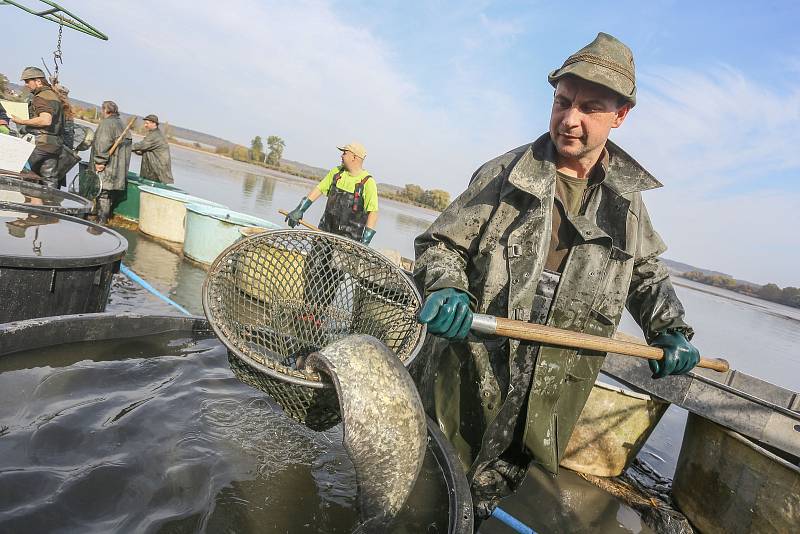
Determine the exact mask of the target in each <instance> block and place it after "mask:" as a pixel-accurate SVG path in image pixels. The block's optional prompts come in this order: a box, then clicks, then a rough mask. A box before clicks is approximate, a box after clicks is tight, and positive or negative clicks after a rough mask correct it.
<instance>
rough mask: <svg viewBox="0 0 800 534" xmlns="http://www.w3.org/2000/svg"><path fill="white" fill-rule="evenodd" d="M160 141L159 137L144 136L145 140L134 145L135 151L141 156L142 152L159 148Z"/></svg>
mask: <svg viewBox="0 0 800 534" xmlns="http://www.w3.org/2000/svg"><path fill="white" fill-rule="evenodd" d="M159 141H160V139H158V137H157V136H155V135H150V134H147V135H145V136H144V139H142V140H141V141H139V142H138V143H134V144H133V151H134V152H136V153H137V154H141V153H142V152H147V151H150V150H155V149H156V148H157V147H158V144H159Z"/></svg>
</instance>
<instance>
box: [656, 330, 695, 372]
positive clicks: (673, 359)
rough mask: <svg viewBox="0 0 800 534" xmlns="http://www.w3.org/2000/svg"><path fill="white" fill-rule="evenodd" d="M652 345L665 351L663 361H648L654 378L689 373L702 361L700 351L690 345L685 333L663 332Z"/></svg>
mask: <svg viewBox="0 0 800 534" xmlns="http://www.w3.org/2000/svg"><path fill="white" fill-rule="evenodd" d="M650 345H651V346H653V347H660V348H662V349H664V359H663V360H648V363H649V364H650V370H651V371H653V378H664V377H665V376H667V375H682V374H685V373H688V372H689V371H691V370H692V368H694V366H695V365H697V362H699V361H700V351H698V350H697V347H695V346H694V345H692V344H691V343H689V340H688V339H686V336H685V335H684V334H683V332H679V331H676V330H672V331H670V330H667V331H665V332H661V333H659V334H658V335H657V336H656V337H655V338H654V339H653V340H652V341H651V342H650Z"/></svg>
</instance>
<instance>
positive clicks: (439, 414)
mask: <svg viewBox="0 0 800 534" xmlns="http://www.w3.org/2000/svg"><path fill="white" fill-rule="evenodd" d="M548 81H549V82H550V84H552V85H553V87H554V88H555V93H554V99H553V105H552V111H551V117H550V131H549V133H546V134H544V135H542V136H541V137H540V138H539V139H537V140H536V141H534V142H532V143H529V144H526V145H523V146H521V147H519V148H517V149H514V150H512V151H510V152H508V153H506V154H504V155H502V156H499V157H498V158H495V159H493V160H491V161H489V162H487V163H485V164H484V165H482V166H481V167H480V168H479V169H478V170H477V171H476V172H475V174H474V175H473V177H472V179H471V181H470V185H469V187H468V188H467V190H466V191H464V193H462V194H461V195H460V196H459V197H458V198H457V199H456V200H455V201H454V202H453V204H452V205H451V206H449V207H448V208H447V209H446V210H445V211H444V212H443V213H442V214H441V215H440V216H439V218H438V219H437V220H436V221H435V222H434V223H433V224H432V225H431V227H430V228H429V229H428V230H427V231H426V232H425V233H423V234H422V235H420V236H419V237H418V238H417V239H416V242H415V245H416V260H417V261H416V267H415V278H416V280H417V282H418V285H419V286H420V288H421V289H422V291H423V292H424V297H425V298H426V300H425V303H424V305H423V309H422V311H421V313H420V321H422V322H423V323H427V325H428V332H429V333H431V334H433V335H434V336H435V337H429V339H428V348H429V353H430V356H431V358H430V360H428V366H429V369H428V371H427V372H425V373H424V374H423V376H422V377H420V378H419V379H418V381H419V382H420V390H421V392H422V396H423V399H427V402H426V403H427V406H426V408H427V409H428V411H429V413H430V414H431V416H434V417H436V419H437V420H438V422H439V424H440V426H441V428H442V429H443V430H444V433H445V434H446V435H447V436H448V438H449V439H450V440H451V441H452V442H453V444H454V445H455V446H456V449H457V450H458V452H459V455H460V457H461V459H462V461H463V462H464V465H465V467H466V468H467V469H468V476H469V479H470V483H471V485H472V491H473V495H474V500H475V506H476V514H477V518H478V519H479V520H480V519H483V518H486V517H488V516H489V515H490V514H491V512H492V510H493V509H494V507H495V506H496V505H497V502H498V500H499V499H500V498H501V497H502V496H504V495H506V494H508V493H509V492H511V491H513V490H514V489H516V487H517V486H518V485H519V483H520V482H521V481H522V478H523V477H524V475H525V472H526V470H527V468H528V466H529V464H530V462H532V461H533V462H535V463H537V464H539V465H540V466H542V467H543V468H545V469H546V470H548V471H550V472H553V473H555V472H556V470H557V468H558V464H559V461H560V460H561V457H562V455H563V454H564V451H565V449H566V446H567V442H568V441H569V438H570V435H571V434H572V430H573V428H574V426H575V423H576V422H577V419H578V416H579V415H580V413H581V410H582V409H583V406H584V404H585V402H586V400H587V398H588V396H589V392H590V391H591V389H592V386H593V384H594V380H595V378H596V376H597V373H598V371H599V369H600V366H601V365H602V363H603V358H604V356H605V353H602V352H596V351H589V350H579V351H576V350H574V349H568V348H561V347H556V346H552V345H539V344H536V343H530V342H519V341H514V340H508V339H506V338H501V337H495V336H483V337H475V336H471V337H470V338H469V339H467V334H468V332H469V330H470V327H471V326H472V314H473V312H479V313H484V314H488V315H495V316H500V317H508V318H512V319H518V320H522V321H526V322H529V323H541V324H547V325H550V326H553V327H556V328H561V329H565V330H571V331H575V332H585V333H590V334H595V335H600V336H604V337H611V336H612V335H613V334H614V333H615V331H616V328H617V325H618V324H619V321H620V318H621V315H622V312H623V309H624V308H625V307H626V306H627V308H628V310H629V311H630V312H631V314H632V315H633V317H634V318H635V319H636V321H637V322H638V324H639V325H640V326H641V328H642V330H643V332H644V334H645V338H646V339H647V341H648V343H649V344H650V345H653V346H657V347H661V348H663V349H664V353H665V357H664V358H663V360H660V361H654V360H651V370H652V371H653V374H654V377H656V378H660V377H664V376H666V375H668V374H680V373H686V372H688V371H689V370H690V369H692V368H693V367H694V366H695V364H696V363H697V361H698V359H699V354H698V351H697V349H695V347H694V346H692V344H691V343H690V342H689V339H691V337H692V334H693V331H692V329H691V327H689V326H688V325H687V324H686V323H685V322H684V320H683V316H684V310H683V306H682V305H681V303H680V301H679V300H678V297H677V296H676V294H675V291H674V289H673V287H672V284H671V282H670V280H669V275H668V273H667V270H666V268H665V267H664V265H663V264H662V263H661V262H660V261H659V259H658V256H659V255H660V254H661V253H663V252H664V250H665V249H666V246H665V245H664V243H663V241H662V240H661V238H660V237H659V235H658V234H657V233H656V232H655V230H654V229H653V227H652V225H651V222H650V218H649V216H648V214H647V209H646V208H645V205H644V203H643V201H642V198H641V193H640V192H641V191H644V190H648V189H653V188H656V187H659V186H660V185H661V184H660V183H659V182H658V181H657V180H656V179H655V178H654V177H653V176H651V175H650V174H649V173H648V172H647V171H646V170H645V169H644V168H642V167H641V166H640V165H639V164H638V163H637V162H636V161H635V160H634V159H633V158H632V157H630V156H629V155H628V154H627V153H626V152H625V151H623V150H622V149H621V148H619V147H618V146H616V145H615V144H614V143H612V142H611V141H609V140H608V136H609V133H610V132H611V130H612V129H614V128H618V127H620V126H621V125H622V124H623V122H624V121H625V118H626V117H627V115H628V113H629V112H630V110H631V108H632V107H633V106H634V105H635V103H636V80H635V73H634V64H633V55H632V53H631V51H630V49H629V48H628V47H627V46H625V45H624V44H623V43H622V42H620V41H619V40H617V39H616V38H614V37H612V36H610V35H607V34H604V33H600V34H598V36H597V38H596V39H595V40H594V41H593V42H591V43H590V44H589V45H587V46H585V47H584V48H582V49H581V50H579V51H578V52H576V53H575V54H573V55H571V56H570V57H569V58H567V60H566V61H565V62H564V64H563V65H562V66H561V68H559V69H556V70H555V71H553V72H552V73H551V74H550V75H549V77H548Z"/></svg>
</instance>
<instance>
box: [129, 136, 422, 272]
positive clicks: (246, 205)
mask: <svg viewBox="0 0 800 534" xmlns="http://www.w3.org/2000/svg"><path fill="white" fill-rule="evenodd" d="M171 150H172V171H173V175H174V176H175V185H176V186H178V187H180V188H182V189H185V190H186V192H188V193H189V194H191V195H196V196H199V197H202V198H206V199H209V200H213V201H215V202H219V203H221V204H224V205H226V206H228V207H229V208H231V209H233V210H236V211H241V212H243V213H248V214H250V215H255V216H256V217H261V218H264V219H267V220H270V221H273V222H276V223H279V224H282V223H283V216H281V215H280V214H278V210H279V209H283V210H286V211H291V210H292V209H294V207H295V206H297V204H298V203H299V202H300V199H301V198H302V197H303V196H304V195H306V194H308V192H309V191H310V190H311V189H312V188H313V187H314V185H316V182H314V181H311V180H304V179H302V178H298V177H296V176H291V175H287V174H283V173H279V172H276V171H272V170H269V169H259V168H257V167H254V166H252V165H248V164H246V163H242V162H239V161H233V160H230V159H225V158H219V157H217V156H213V155H210V154H202V153H198V152H193V151H190V150H183V149H180V148H177V147H174V146H173V147H171ZM333 164H337V161H336V159H333V160H332V162H331V165H333ZM138 168H139V158H138V157H137V156H134V157H133V159H132V160H131V169H133V170H138ZM324 206H325V198H324V197H323V198H320V199H319V200H317V201H316V202H314V204H313V205H312V207H311V208H310V209H309V210H308V211H307V212H306V216H305V219H306V220H307V221H308V222H310V223H311V224H314V225H317V223H318V222H319V220H320V218H321V217H322V212H323V210H324ZM436 215H437V214H436V213H435V212H432V211H430V210H426V209H424V208H418V207H415V206H409V205H406V204H400V203H397V202H392V201H389V200H383V201H381V204H380V215H379V219H378V229H377V230H378V232H377V234H376V235H375V238H374V239H373V240H372V245H373V246H374V247H376V248H387V249H394V250H397V251H398V252H400V253H401V254H402V255H403V256H406V257H413V256H414V247H413V240H414V237H415V236H416V235H418V234H419V233H421V232H422V231H424V230H425V229H426V228H427V227H428V226H429V225H430V223H431V222H433V220H434V219H435V218H436Z"/></svg>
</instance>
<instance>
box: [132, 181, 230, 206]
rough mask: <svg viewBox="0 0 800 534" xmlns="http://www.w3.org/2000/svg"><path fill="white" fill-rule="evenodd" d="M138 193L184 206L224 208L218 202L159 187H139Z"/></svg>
mask: <svg viewBox="0 0 800 534" xmlns="http://www.w3.org/2000/svg"><path fill="white" fill-rule="evenodd" d="M139 191H140V192H141V191H144V192H145V193H150V194H152V195H156V196H159V197H164V198H169V199H171V200H177V201H178V202H183V203H184V204H205V205H209V206H217V207H219V208H224V207H225V205H224V204H220V203H219V202H214V201H213V200H206V199H204V198H200V197H195V196H192V195H187V194H186V193H181V192H179V191H173V190H171V189H162V188H160V187H151V186H149V185H140V186H139Z"/></svg>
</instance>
